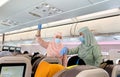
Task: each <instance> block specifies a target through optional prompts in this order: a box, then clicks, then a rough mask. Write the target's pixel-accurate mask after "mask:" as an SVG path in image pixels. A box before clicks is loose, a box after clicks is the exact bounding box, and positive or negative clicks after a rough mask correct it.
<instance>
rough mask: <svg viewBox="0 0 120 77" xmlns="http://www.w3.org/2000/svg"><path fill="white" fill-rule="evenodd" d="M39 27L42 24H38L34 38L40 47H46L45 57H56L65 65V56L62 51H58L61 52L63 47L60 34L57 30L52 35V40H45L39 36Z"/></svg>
mask: <svg viewBox="0 0 120 77" xmlns="http://www.w3.org/2000/svg"><path fill="white" fill-rule="evenodd" d="M41 27H42V25H41V24H39V25H38V31H37V35H36V40H37V41H38V43H39V44H40V45H41V46H42V47H44V48H45V49H46V51H47V57H56V58H58V59H59V60H60V61H61V63H62V65H63V66H66V64H67V63H66V62H67V56H66V54H64V53H60V52H62V48H63V44H62V42H61V40H62V34H61V33H60V32H59V33H57V34H56V35H55V36H54V38H53V41H52V42H46V41H44V40H43V39H42V38H41Z"/></svg>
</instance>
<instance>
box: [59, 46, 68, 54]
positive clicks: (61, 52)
mask: <svg viewBox="0 0 120 77" xmlns="http://www.w3.org/2000/svg"><path fill="white" fill-rule="evenodd" d="M67 52H68V48H67V47H64V48H62V50H61V51H60V55H62V56H63V55H64V54H67Z"/></svg>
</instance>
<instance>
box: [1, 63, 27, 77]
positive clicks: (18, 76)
mask: <svg viewBox="0 0 120 77" xmlns="http://www.w3.org/2000/svg"><path fill="white" fill-rule="evenodd" d="M24 69H25V66H24V65H21V66H20V65H19V66H2V67H1V72H0V77H24V72H25V71H24Z"/></svg>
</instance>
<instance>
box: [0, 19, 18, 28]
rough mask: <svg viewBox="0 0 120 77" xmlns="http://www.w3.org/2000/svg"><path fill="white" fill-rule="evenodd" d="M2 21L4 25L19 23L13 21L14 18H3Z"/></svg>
mask: <svg viewBox="0 0 120 77" xmlns="http://www.w3.org/2000/svg"><path fill="white" fill-rule="evenodd" d="M0 23H1V24H2V25H5V26H12V25H17V22H15V21H12V20H9V19H6V20H2V21H1V22H0Z"/></svg>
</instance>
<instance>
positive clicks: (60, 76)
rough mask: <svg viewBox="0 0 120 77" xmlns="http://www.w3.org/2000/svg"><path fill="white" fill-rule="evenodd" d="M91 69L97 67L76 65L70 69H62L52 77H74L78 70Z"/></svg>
mask: <svg viewBox="0 0 120 77" xmlns="http://www.w3.org/2000/svg"><path fill="white" fill-rule="evenodd" d="M91 69H97V67H94V66H88V65H78V66H75V67H73V68H70V69H64V70H62V71H60V72H58V73H56V74H55V75H54V76H53V77H76V76H77V74H79V73H80V72H82V71H85V70H91Z"/></svg>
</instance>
